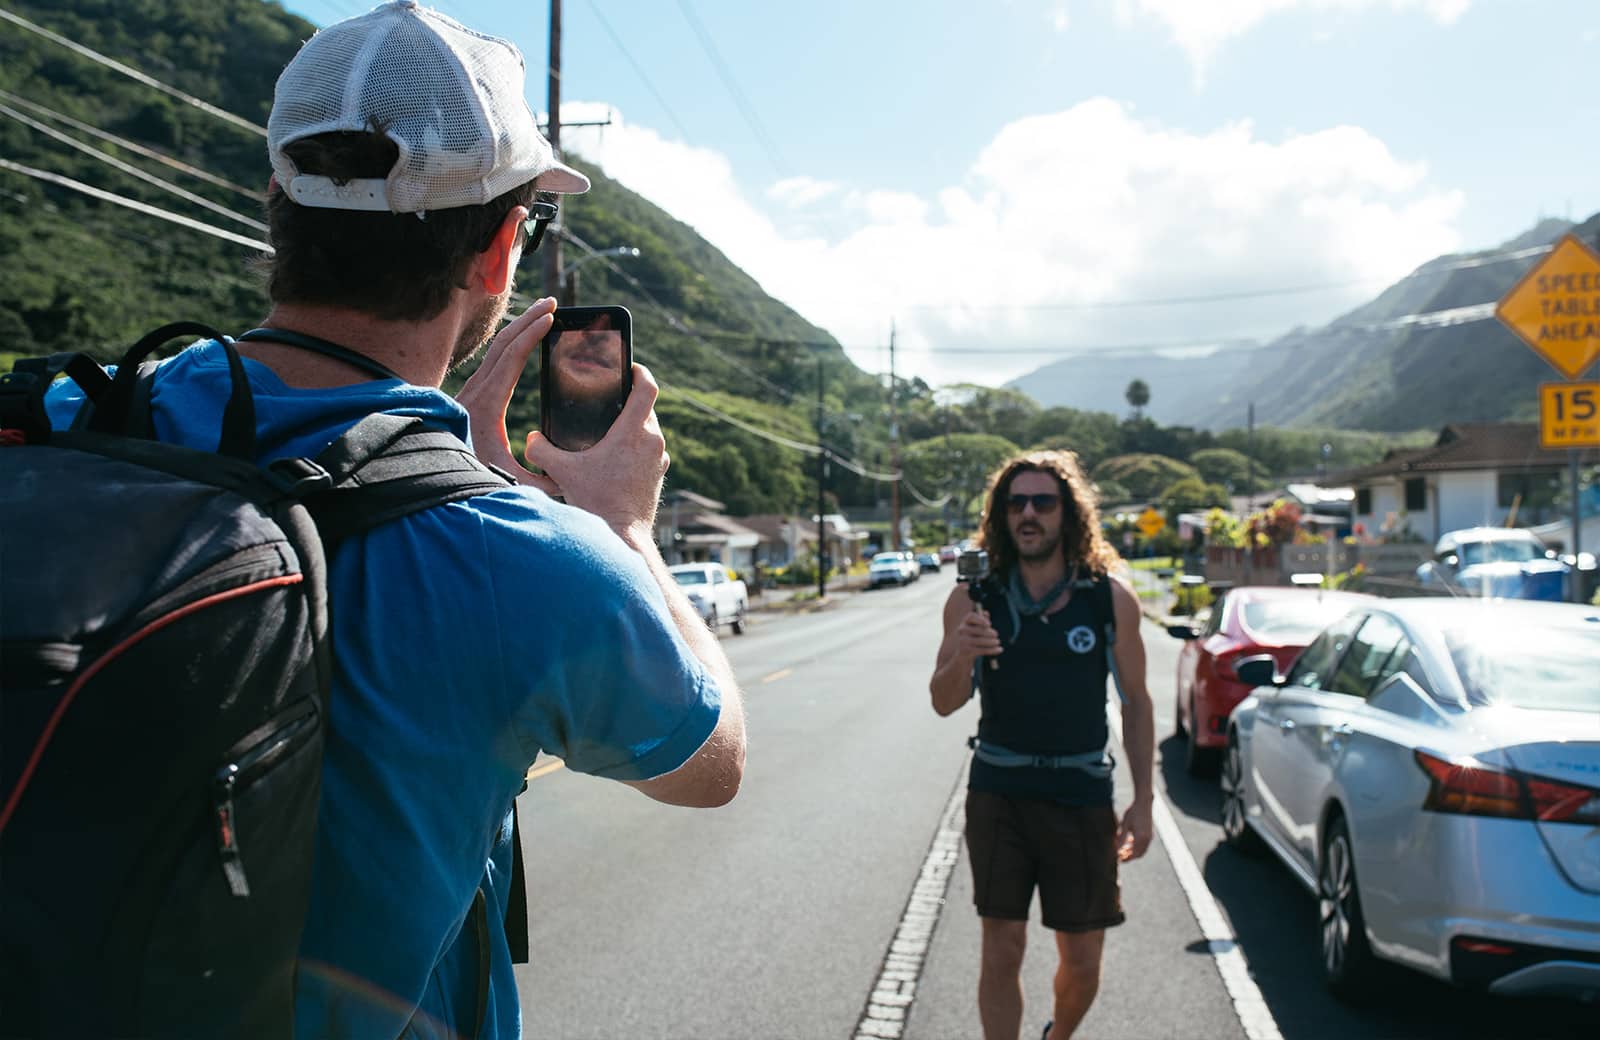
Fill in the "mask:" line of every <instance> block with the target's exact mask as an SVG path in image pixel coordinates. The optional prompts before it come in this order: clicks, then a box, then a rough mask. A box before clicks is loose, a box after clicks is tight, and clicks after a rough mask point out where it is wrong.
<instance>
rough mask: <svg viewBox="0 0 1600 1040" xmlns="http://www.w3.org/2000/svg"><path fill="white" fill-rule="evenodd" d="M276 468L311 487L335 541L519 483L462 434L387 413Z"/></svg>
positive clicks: (324, 528) (325, 531)
mask: <svg viewBox="0 0 1600 1040" xmlns="http://www.w3.org/2000/svg"><path fill="white" fill-rule="evenodd" d="M269 468H270V469H271V470H272V471H273V472H274V473H276V474H278V476H279V477H281V478H284V479H286V480H288V481H290V482H291V483H295V484H302V485H303V486H304V487H306V489H307V491H306V494H305V496H304V501H305V504H306V508H308V509H309V510H310V511H311V515H312V516H313V517H314V518H315V519H316V521H317V530H318V531H319V532H320V533H321V535H322V540H323V542H324V544H326V545H328V546H330V547H331V546H334V545H337V544H338V543H339V542H341V541H343V540H344V539H346V538H349V537H351V536H352V535H356V534H360V533H362V532H363V531H367V530H370V529H372V528H374V527H377V526H379V525H380V524H385V523H388V522H389V521H391V520H398V519H400V518H401V517H403V516H409V515H410V514H412V513H417V512H421V511H422V510H424V509H430V508H432V507H433V506H437V505H443V504H444V503H446V502H458V501H461V500H462V499H467V498H471V497H473V496H474V495H481V494H485V493H487V492H490V491H498V490H500V489H502V488H505V487H508V486H510V485H512V484H514V483H516V481H514V480H513V479H512V478H511V477H510V476H509V475H508V474H506V473H504V472H501V471H499V470H496V469H491V468H490V467H488V466H486V465H484V464H483V463H482V462H479V461H478V459H477V457H476V456H474V455H473V454H472V450H471V449H470V448H468V447H467V446H466V445H465V444H463V443H462V442H461V441H460V439H459V438H457V437H456V436H455V435H453V434H451V433H449V432H447V431H445V430H442V429H440V428H438V427H437V426H432V425H430V424H428V423H427V422H425V421H423V420H422V419H417V418H408V417H406V416H399V415H386V414H381V413H380V414H376V415H369V416H367V417H366V418H365V419H362V420H361V421H360V422H358V423H356V425H355V426H353V427H352V428H351V429H350V430H349V431H348V432H346V433H345V434H344V436H342V437H340V438H339V439H338V440H336V441H334V442H333V443H332V444H330V445H329V446H328V447H327V448H326V449H325V450H324V451H323V452H322V453H321V454H320V455H318V456H317V457H316V458H315V459H303V458H290V459H279V460H278V461H276V462H274V463H272V464H271V466H270V467H269Z"/></svg>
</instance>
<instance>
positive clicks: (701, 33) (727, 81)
mask: <svg viewBox="0 0 1600 1040" xmlns="http://www.w3.org/2000/svg"><path fill="white" fill-rule="evenodd" d="M678 7H679V8H680V9H681V10H682V11H683V17H684V18H685V19H686V20H687V21H688V22H689V27H690V28H692V29H693V30H694V32H695V36H696V37H698V38H699V40H700V48H701V50H703V51H705V52H706V57H707V58H710V59H711V66H712V68H714V69H716V71H717V75H718V76H720V77H721V78H722V83H723V86H725V87H727V88H728V93H729V94H730V95H732V97H733V101H734V104H735V105H737V106H738V108H739V113H740V114H741V115H743V116H744V121H745V122H746V123H748V124H749V126H750V129H751V130H753V131H754V132H755V135H756V139H757V140H758V141H760V142H761V146H762V147H763V148H764V149H766V152H767V158H769V159H771V160H772V165H773V167H774V168H776V169H777V171H778V174H779V175H780V176H787V175H788V169H789V164H788V163H786V162H784V161H783V156H782V155H780V154H779V153H778V146H777V145H776V144H774V143H773V142H772V138H771V137H770V136H769V135H768V134H767V130H766V127H764V126H762V125H761V119H760V117H759V116H757V115H756V110H755V108H754V107H753V106H751V104H750V101H749V99H748V98H746V97H745V95H744V91H743V90H740V89H739V84H738V82H737V81H735V80H734V78H733V73H732V72H730V71H729V70H728V64H727V62H725V61H723V60H722V55H721V54H719V53H718V52H717V45H716V44H715V43H713V42H712V41H711V34H710V33H708V32H706V27H705V26H704V25H702V24H700V19H699V18H697V17H696V16H695V13H694V8H693V7H691V6H690V4H689V0H678Z"/></svg>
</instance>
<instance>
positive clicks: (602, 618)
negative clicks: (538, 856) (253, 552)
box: [48, 342, 721, 1040]
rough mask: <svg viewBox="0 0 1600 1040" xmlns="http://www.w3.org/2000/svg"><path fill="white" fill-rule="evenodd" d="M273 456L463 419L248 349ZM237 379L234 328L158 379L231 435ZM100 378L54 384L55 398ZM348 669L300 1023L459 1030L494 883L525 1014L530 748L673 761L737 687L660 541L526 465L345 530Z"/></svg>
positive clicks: (503, 985) (698, 739) (637, 771)
mask: <svg viewBox="0 0 1600 1040" xmlns="http://www.w3.org/2000/svg"><path fill="white" fill-rule="evenodd" d="M245 368H246V371H247V372H248V374H249V378H250V386H251V389H252V391H253V392H254V397H255V410H256V422H257V438H258V445H259V452H260V459H261V461H263V462H265V461H270V460H271V459H275V458H281V457H286V456H294V455H304V456H313V455H315V454H317V453H318V452H319V451H321V450H322V449H323V448H324V447H326V446H327V445H328V444H329V443H331V442H332V441H333V440H334V439H335V438H337V437H338V436H339V435H340V434H341V433H343V432H344V431H345V430H347V429H348V428H349V427H350V426H352V425H354V424H355V423H356V422H357V421H358V420H360V419H361V418H362V417H364V416H366V415H369V414H371V413H373V412H380V411H381V412H388V413H391V414H397V415H407V416H420V417H423V418H427V419H430V420H433V421H435V422H437V423H439V424H441V425H443V426H445V427H447V428H448V429H450V430H451V431H452V432H453V433H455V434H456V435H457V436H459V437H461V438H462V440H464V441H465V440H466V439H467V435H468V430H467V415H466V412H465V410H464V409H462V408H461V406H460V405H458V404H457V403H456V402H455V401H454V400H452V399H451V398H450V397H448V396H447V395H445V394H444V393H442V392H441V391H439V390H434V389H429V388H426V387H417V386H409V385H406V384H403V383H401V382H399V381H398V380H386V381H379V382H367V383H360V384H355V385H351V386H342V387H335V388H332V389H315V390H302V389H296V388H292V387H289V386H287V385H285V384H284V383H283V382H282V381H281V380H280V379H278V378H277V376H276V375H274V374H273V373H272V371H271V370H270V369H268V368H267V367H266V366H264V365H261V364H258V363H256V362H253V361H250V360H246V361H245ZM228 392H229V382H228V369H227V361H226V356H225V354H224V352H223V351H222V349H221V347H220V346H219V345H218V344H216V343H215V342H208V343H201V344H197V345H196V346H193V347H190V348H189V349H188V350H186V351H184V352H183V353H181V354H179V355H178V356H177V357H175V358H173V359H172V360H170V361H168V362H166V363H165V364H164V365H163V366H162V368H161V370H160V372H159V375H158V377H157V381H156V383H155V388H154V393H153V395H152V398H151V407H152V416H153V420H154V423H155V428H156V432H157V434H158V435H159V436H160V438H161V439H162V440H164V441H169V442H174V443H179V444H184V445H188V446H190V447H195V448H204V449H208V450H209V449H215V447H216V444H217V437H218V433H219V431H220V430H221V421H222V409H223V406H224V404H225V403H226V401H227V398H228ZM81 401H82V396H81V394H80V392H79V391H78V389H77V387H76V386H75V385H73V384H72V383H71V382H70V381H69V380H61V381H59V382H58V383H57V384H56V386H55V387H53V388H52V390H51V393H50V397H49V399H48V407H49V412H50V417H51V420H52V422H53V423H54V424H55V425H56V426H57V427H58V428H60V427H63V426H65V425H66V424H68V423H69V422H70V421H71V419H72V417H73V415H74V414H75V413H76V411H77V408H78V405H79V404H80V403H81ZM328 586H329V590H330V592H329V602H330V604H331V607H330V612H331V618H330V625H331V630H332V633H333V646H334V654H335V662H336V663H335V672H334V677H333V687H332V692H331V698H330V701H331V703H330V709H329V726H328V742H327V749H326V753H325V758H324V762H323V779H322V801H321V806H320V810H319V816H318V819H317V845H316V860H315V865H314V868H313V876H312V892H311V908H310V914H309V916H308V918H307V921H306V927H305V934H304V938H303V940H302V943H301V964H300V971H299V977H298V989H297V1000H296V1030H297V1035H298V1036H300V1037H302V1038H308V1040H309V1038H318V1040H320V1038H323V1037H374V1038H378V1037H381V1038H384V1040H391V1038H393V1037H395V1036H397V1035H399V1034H400V1032H401V1030H402V1029H404V1028H405V1027H406V1025H407V1023H408V1022H412V1021H413V1017H412V1016H413V1010H414V1009H415V1010H418V1011H420V1014H418V1015H417V1016H416V1018H415V1021H414V1022H413V1028H414V1030H415V1031H414V1032H413V1033H408V1034H407V1035H408V1036H410V1035H415V1036H419V1037H429V1038H432V1037H435V1036H437V1037H441V1038H442V1037H445V1036H452V1037H453V1036H455V1035H456V1033H457V1032H459V1031H462V1030H465V1029H468V1028H470V1027H471V1019H472V1015H473V1012H474V1011H475V1009H476V998H477V977H478V945H477V939H476V936H475V934H474V932H473V929H472V927H471V926H470V925H468V926H466V927H463V923H464V921H465V919H466V917H467V914H468V911H469V910H470V908H471V906H472V902H473V897H474V895H475V893H476V892H477V891H478V888H479V886H480V885H482V886H483V887H484V889H485V892H486V893H487V894H488V895H489V897H490V902H489V915H488V916H489V921H490V929H489V931H490V936H489V942H490V955H491V965H492V971H491V984H490V991H489V1009H488V1018H487V1024H486V1026H485V1029H484V1032H483V1035H485V1036H493V1037H515V1036H518V1035H520V1032H521V1023H520V1015H519V1013H518V1008H517V990H516V981H515V978H514V977H513V974H512V966H511V955H510V950H509V947H508V945H507V942H506V936H505V932H504V927H503V917H504V913H505V907H506V901H507V899H508V897H509V894H510V893H509V888H508V885H509V882H510V878H511V852H512V849H511V827H510V818H509V812H510V807H511V803H512V801H513V799H514V798H515V797H516V795H517V793H518V791H519V790H520V789H521V787H522V784H523V776H524V774H525V773H526V772H527V770H528V767H529V765H530V764H531V763H532V761H533V759H534V757H535V756H536V755H537V754H538V753H539V752H541V751H543V752H545V753H547V754H551V755H557V756H560V757H561V758H562V759H564V760H565V762H566V765H567V767H568V768H570V769H573V770H575V771H578V772H583V773H589V774H592V775H594V776H603V777H609V778H612V779H616V780H640V779H647V778H650V777H653V776H659V775H661V774H664V773H668V772H671V771H672V770H673V769H676V768H677V767H678V766H680V765H682V764H683V763H684V762H686V761H687V760H688V759H689V758H690V756H692V755H693V754H694V752H695V751H697V750H698V749H699V747H700V745H701V744H702V743H704V742H705V740H706V738H707V737H708V736H710V734H711V731H712V730H713V729H714V728H715V727H716V723H717V718H718V715H719V713H720V709H721V695H720V691H719V690H718V688H717V686H716V683H715V682H714V681H713V680H712V679H711V677H710V676H709V674H708V673H707V672H706V671H705V669H704V667H703V666H702V665H701V664H700V662H699V661H698V660H697V659H696V658H695V657H694V656H693V654H692V653H691V652H690V651H689V649H688V647H687V646H686V645H685V643H684V642H683V640H682V638H681V637H680V635H679V634H678V631H677V629H676V627H675V626H674V624H673V622H672V619H671V617H670V615H669V614H668V611H667V606H666V600H665V597H664V596H663V595H662V593H661V590H660V588H659V587H658V586H657V585H656V582H655V580H654V579H653V578H652V577H651V575H650V572H649V570H648V569H647V567H646V566H645V563H644V561H643V560H642V559H641V558H640V557H639V556H638V554H636V553H634V552H632V551H631V550H629V549H628V548H627V546H625V545H624V544H623V543H622V541H621V540H620V539H619V538H617V536H616V535H615V534H614V533H613V532H612V531H611V529H610V528H609V527H607V526H606V525H605V524H604V523H603V522H602V521H601V520H599V519H598V518H596V517H594V516H592V515H590V514H588V513H586V512H584V511H582V510H579V509H575V508H572V507H569V506H566V505H563V504H561V503H558V502H555V501H553V500H552V499H550V498H549V497H548V496H546V495H545V494H543V493H542V492H540V491H538V490H536V489H533V488H529V487H512V488H506V489H505V490H503V491H496V492H493V493H490V494H487V495H481V496H478V497H476V498H473V499H470V500H467V501H464V502H455V503H450V504H448V505H443V506H438V507H435V508H433V509H429V510H426V511H424V512H422V513H417V514H414V515H412V516H410V517H407V518H405V519H402V520H399V521H395V522H393V523H390V524H386V525H384V526H382V527H379V528H376V529H374V530H373V531H371V532H370V533H369V534H367V535H365V536H364V537H361V538H357V539H352V540H351V541H350V542H348V543H346V544H345V545H344V546H342V547H341V549H340V551H339V552H338V553H336V554H335V557H334V559H333V560H332V561H331V565H330V567H329V573H328Z"/></svg>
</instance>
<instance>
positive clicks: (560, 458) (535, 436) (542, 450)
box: [522, 430, 572, 476]
mask: <svg viewBox="0 0 1600 1040" xmlns="http://www.w3.org/2000/svg"><path fill="white" fill-rule="evenodd" d="M522 454H523V455H524V456H526V457H527V459H528V462H529V463H530V464H532V465H534V466H537V467H539V468H540V469H542V470H544V471H545V472H546V473H549V474H551V475H552V476H556V475H557V474H558V472H559V471H560V470H563V469H565V467H566V462H567V460H568V459H569V458H571V457H572V452H570V451H563V450H562V449H560V448H558V447H556V446H555V445H554V444H552V443H551V442H550V438H548V437H546V436H545V435H544V434H542V433H540V432H539V431H538V430H534V431H533V432H532V433H530V434H528V440H527V443H526V444H524V445H523V448H522Z"/></svg>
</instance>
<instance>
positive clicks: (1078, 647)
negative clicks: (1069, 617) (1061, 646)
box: [1067, 625, 1095, 654]
mask: <svg viewBox="0 0 1600 1040" xmlns="http://www.w3.org/2000/svg"><path fill="white" fill-rule="evenodd" d="M1094 644H1095V638H1094V629H1092V628H1090V627H1089V626H1088V625H1079V626H1078V627H1077V628H1075V629H1073V630H1072V631H1070V632H1068V633H1067V648H1068V649H1070V650H1071V651H1072V652H1073V653H1075V654H1086V653H1088V652H1089V651H1091V650H1093V649H1094Z"/></svg>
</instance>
